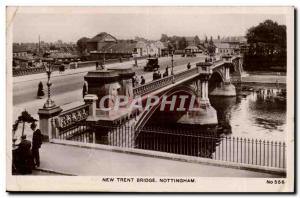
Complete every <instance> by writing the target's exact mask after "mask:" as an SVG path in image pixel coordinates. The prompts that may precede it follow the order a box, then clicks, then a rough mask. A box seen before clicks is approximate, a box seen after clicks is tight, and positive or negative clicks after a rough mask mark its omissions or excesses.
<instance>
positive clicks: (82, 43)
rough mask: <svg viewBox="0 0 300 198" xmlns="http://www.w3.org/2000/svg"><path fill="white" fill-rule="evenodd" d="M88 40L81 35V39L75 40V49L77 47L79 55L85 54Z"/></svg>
mask: <svg viewBox="0 0 300 198" xmlns="http://www.w3.org/2000/svg"><path fill="white" fill-rule="evenodd" d="M88 40H89V38H87V37H82V38H81V39H79V40H78V41H77V49H78V52H79V53H80V55H81V56H85V55H86V49H87V41H88Z"/></svg>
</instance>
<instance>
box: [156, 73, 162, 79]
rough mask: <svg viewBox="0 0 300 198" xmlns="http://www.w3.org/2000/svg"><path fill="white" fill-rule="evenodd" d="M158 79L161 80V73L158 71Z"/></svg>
mask: <svg viewBox="0 0 300 198" xmlns="http://www.w3.org/2000/svg"><path fill="white" fill-rule="evenodd" d="M157 78H158V79H160V78H161V73H160V71H158V73H157Z"/></svg>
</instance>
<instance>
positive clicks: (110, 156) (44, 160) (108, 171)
mask: <svg viewBox="0 0 300 198" xmlns="http://www.w3.org/2000/svg"><path fill="white" fill-rule="evenodd" d="M40 157H41V165H40V167H39V171H43V170H44V171H46V172H48V173H49V174H50V173H52V174H55V173H56V174H59V173H60V174H66V175H80V176H174V177H176V176H178V177H180V176H192V177H257V178H258V177H259V178H262V177H265V178H271V177H276V176H274V175H271V174H268V173H261V172H254V171H249V170H240V169H235V168H225V167H219V166H211V165H204V164H199V163H192V162H183V161H178V160H171V159H163V158H156V157H149V156H144V155H138V154H130V153H121V152H115V151H107V150H100V149H90V148H80V147H76V146H68V145H60V144H53V143H44V144H43V145H42V147H41V149H40ZM49 171H50V172H49Z"/></svg>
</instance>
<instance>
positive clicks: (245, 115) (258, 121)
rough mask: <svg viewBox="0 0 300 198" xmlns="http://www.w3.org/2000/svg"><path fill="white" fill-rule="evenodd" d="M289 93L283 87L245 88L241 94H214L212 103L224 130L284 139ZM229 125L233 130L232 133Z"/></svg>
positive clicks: (252, 135)
mask: <svg viewBox="0 0 300 198" xmlns="http://www.w3.org/2000/svg"><path fill="white" fill-rule="evenodd" d="M285 95H286V94H285V90H283V89H258V90H251V91H243V90H242V91H240V92H238V96H237V97H229V98H226V97H210V101H211V104H212V106H213V107H214V108H215V109H216V110H217V112H218V121H219V128H220V133H223V134H225V135H229V134H231V135H232V136H239V137H250V138H261V139H270V140H274V139H275V140H283V138H284V133H283V132H284V129H285V125H286V98H285ZM229 126H230V127H229ZM228 128H230V129H231V130H230V133H229V130H228ZM222 130H223V131H222Z"/></svg>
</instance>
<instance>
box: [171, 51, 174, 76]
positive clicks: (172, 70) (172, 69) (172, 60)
mask: <svg viewBox="0 0 300 198" xmlns="http://www.w3.org/2000/svg"><path fill="white" fill-rule="evenodd" d="M173 56H174V52H173V50H172V55H171V58H172V59H171V62H172V68H171V75H174V59H173Z"/></svg>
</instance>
